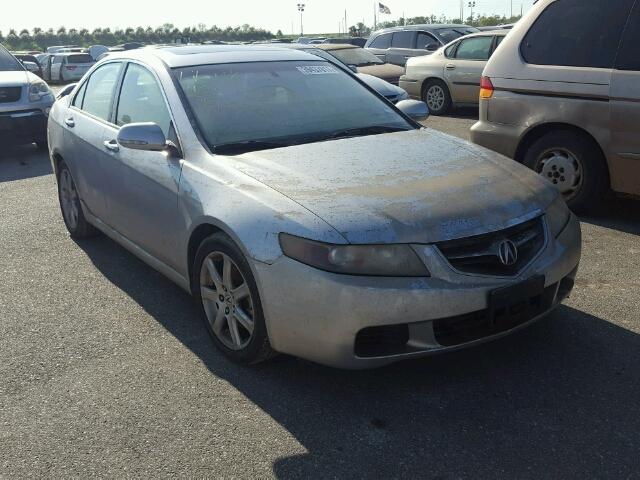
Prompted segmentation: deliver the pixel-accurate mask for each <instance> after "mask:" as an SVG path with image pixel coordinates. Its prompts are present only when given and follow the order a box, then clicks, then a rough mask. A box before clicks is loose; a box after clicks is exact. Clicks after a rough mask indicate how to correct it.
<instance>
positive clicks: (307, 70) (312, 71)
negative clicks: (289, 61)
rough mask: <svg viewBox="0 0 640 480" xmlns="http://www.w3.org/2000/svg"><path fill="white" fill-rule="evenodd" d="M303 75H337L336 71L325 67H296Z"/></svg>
mask: <svg viewBox="0 0 640 480" xmlns="http://www.w3.org/2000/svg"><path fill="white" fill-rule="evenodd" d="M296 68H297V69H298V70H299V71H300V72H301V73H302V74H303V75H331V74H337V73H338V71H337V70H336V69H335V68H333V67H331V66H329V65H327V66H310V65H307V66H304V67H296Z"/></svg>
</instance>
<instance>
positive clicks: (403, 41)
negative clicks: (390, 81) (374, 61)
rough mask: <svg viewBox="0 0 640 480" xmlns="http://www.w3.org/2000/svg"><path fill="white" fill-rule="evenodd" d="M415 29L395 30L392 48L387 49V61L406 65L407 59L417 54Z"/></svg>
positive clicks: (402, 65)
mask: <svg viewBox="0 0 640 480" xmlns="http://www.w3.org/2000/svg"><path fill="white" fill-rule="evenodd" d="M416 34H417V32H416V31H415V30H405V31H399V32H393V36H392V37H391V48H390V49H389V50H387V60H386V61H387V63H393V64H394V65H399V66H401V67H404V66H405V65H406V64H407V59H409V58H411V57H414V56H416V55H417V53H416Z"/></svg>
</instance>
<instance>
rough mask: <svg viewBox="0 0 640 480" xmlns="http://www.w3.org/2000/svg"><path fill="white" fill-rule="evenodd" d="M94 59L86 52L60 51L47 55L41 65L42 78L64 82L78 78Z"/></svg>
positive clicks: (91, 64)
mask: <svg viewBox="0 0 640 480" xmlns="http://www.w3.org/2000/svg"><path fill="white" fill-rule="evenodd" d="M94 63H95V60H94V59H93V57H92V56H91V55H90V54H88V53H75V52H72V53H70V52H62V53H56V54H54V55H51V56H50V57H47V58H46V59H45V63H44V64H43V65H42V71H43V76H44V77H43V78H45V79H46V80H48V81H50V82H59V83H65V82H70V81H77V80H80V79H81V78H82V77H83V76H84V74H85V73H87V71H88V70H89V69H90V68H91V67H92V66H93V64H94Z"/></svg>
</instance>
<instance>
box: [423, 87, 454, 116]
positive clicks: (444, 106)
mask: <svg viewBox="0 0 640 480" xmlns="http://www.w3.org/2000/svg"><path fill="white" fill-rule="evenodd" d="M422 101H423V102H424V103H426V104H427V107H429V113H430V114H431V115H444V114H445V113H448V112H449V111H450V110H451V93H450V92H449V88H448V87H447V85H446V84H445V83H444V82H443V81H442V80H428V81H427V82H425V84H424V87H423V88H422Z"/></svg>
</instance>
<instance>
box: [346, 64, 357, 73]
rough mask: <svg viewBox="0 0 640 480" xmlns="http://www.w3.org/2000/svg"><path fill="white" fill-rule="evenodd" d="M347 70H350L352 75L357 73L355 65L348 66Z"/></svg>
mask: <svg viewBox="0 0 640 480" xmlns="http://www.w3.org/2000/svg"><path fill="white" fill-rule="evenodd" d="M348 67H349V70H351V71H352V72H353V73H358V67H356V66H355V65H348Z"/></svg>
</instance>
